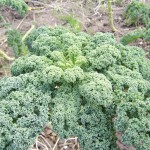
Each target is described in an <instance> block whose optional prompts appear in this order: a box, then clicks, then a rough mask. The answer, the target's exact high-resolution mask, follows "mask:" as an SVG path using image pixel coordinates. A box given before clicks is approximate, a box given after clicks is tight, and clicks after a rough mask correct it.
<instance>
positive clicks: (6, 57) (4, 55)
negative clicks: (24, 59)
mask: <svg viewBox="0 0 150 150" xmlns="http://www.w3.org/2000/svg"><path fill="white" fill-rule="evenodd" d="M0 55H1V56H2V57H4V58H5V59H6V60H8V61H13V60H14V59H15V58H14V57H9V56H8V55H7V54H6V53H5V52H4V51H3V50H1V49H0Z"/></svg>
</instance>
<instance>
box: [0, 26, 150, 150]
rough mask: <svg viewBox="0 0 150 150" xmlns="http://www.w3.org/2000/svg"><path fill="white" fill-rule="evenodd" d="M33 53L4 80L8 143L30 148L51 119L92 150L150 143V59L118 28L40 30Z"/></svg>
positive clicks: (0, 132)
mask: <svg viewBox="0 0 150 150" xmlns="http://www.w3.org/2000/svg"><path fill="white" fill-rule="evenodd" d="M25 43H26V45H27V46H28V49H29V51H30V53H29V54H28V55H26V56H23V57H19V58H18V59H16V60H15V61H14V62H13V64H12V66H11V74H12V76H11V77H5V78H2V79H1V80H0V143H1V144H0V149H1V150H26V149H27V148H28V147H29V145H30V144H31V143H33V142H34V138H35V136H36V135H38V134H39V132H40V131H41V130H42V128H43V126H44V125H45V124H47V123H48V122H51V125H52V128H53V130H54V131H55V132H56V133H57V134H58V135H59V136H60V137H62V138H67V137H74V136H77V137H78V138H79V140H80V144H81V147H82V148H83V149H84V150H117V149H118V148H117V145H116V140H117V137H115V132H119V133H120V135H121V139H120V140H121V142H123V143H124V144H127V145H128V146H129V147H130V146H131V147H135V148H136V149H137V150H149V145H150V134H149V133H150V122H149V120H150V83H149V80H150V61H149V60H148V59H147V58H145V52H144V51H143V50H142V49H140V48H138V47H132V46H124V45H122V44H120V43H117V42H116V40H115V39H114V36H113V34H110V33H96V34H95V35H93V36H92V35H88V34H86V33H83V32H77V33H76V32H71V31H69V30H67V29H65V28H62V27H55V28H48V27H40V28H38V29H34V30H33V31H32V32H31V33H30V34H29V36H28V37H27V38H26V41H25Z"/></svg>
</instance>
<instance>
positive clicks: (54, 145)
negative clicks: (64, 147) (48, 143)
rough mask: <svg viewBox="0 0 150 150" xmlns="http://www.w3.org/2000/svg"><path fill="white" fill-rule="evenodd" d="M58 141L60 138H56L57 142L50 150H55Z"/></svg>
mask: <svg viewBox="0 0 150 150" xmlns="http://www.w3.org/2000/svg"><path fill="white" fill-rule="evenodd" d="M59 140H60V138H58V139H57V141H56V143H55V145H54V147H53V149H52V150H55V148H56V146H57V144H58V142H59Z"/></svg>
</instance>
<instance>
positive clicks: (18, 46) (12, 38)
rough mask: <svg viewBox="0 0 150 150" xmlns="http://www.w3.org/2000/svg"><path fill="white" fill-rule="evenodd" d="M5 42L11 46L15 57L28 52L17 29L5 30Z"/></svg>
mask: <svg viewBox="0 0 150 150" xmlns="http://www.w3.org/2000/svg"><path fill="white" fill-rule="evenodd" d="M7 43H8V46H10V47H12V49H13V52H14V55H15V57H16V58H18V57H20V56H22V55H25V54H26V53H28V50H27V47H26V46H25V44H24V42H23V41H22V35H21V33H20V32H19V31H18V30H15V29H14V30H9V31H7Z"/></svg>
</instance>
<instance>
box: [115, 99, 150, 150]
mask: <svg viewBox="0 0 150 150" xmlns="http://www.w3.org/2000/svg"><path fill="white" fill-rule="evenodd" d="M149 111H150V103H149V102H141V101H139V102H138V103H137V102H134V103H133V102H132V103H131V102H129V103H121V104H120V105H118V108H117V119H116V122H115V126H116V129H117V131H119V132H121V133H122V134H123V135H122V140H123V141H124V143H125V144H128V145H129V146H135V147H136V148H137V150H142V149H143V150H149V145H150V137H149V132H150V112H149ZM145 116H146V118H145Z"/></svg>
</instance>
